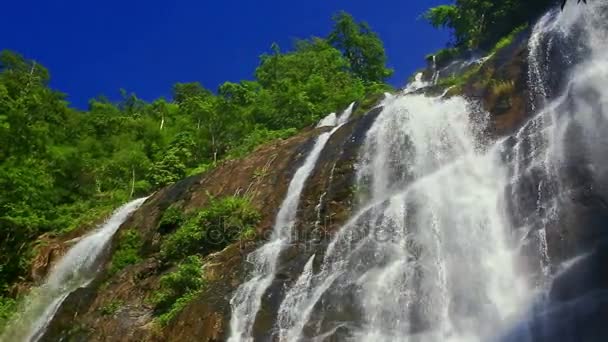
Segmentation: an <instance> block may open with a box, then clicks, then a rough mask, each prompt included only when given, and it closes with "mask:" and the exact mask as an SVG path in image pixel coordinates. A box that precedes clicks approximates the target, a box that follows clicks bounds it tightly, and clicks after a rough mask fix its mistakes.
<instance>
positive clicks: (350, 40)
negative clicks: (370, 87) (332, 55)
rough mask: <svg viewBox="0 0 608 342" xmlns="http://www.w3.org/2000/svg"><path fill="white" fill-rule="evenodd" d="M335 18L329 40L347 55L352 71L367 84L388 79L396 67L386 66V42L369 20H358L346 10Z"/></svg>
mask: <svg viewBox="0 0 608 342" xmlns="http://www.w3.org/2000/svg"><path fill="white" fill-rule="evenodd" d="M333 21H334V28H333V31H332V32H331V33H330V34H329V37H328V40H329V42H330V44H331V45H333V46H334V47H335V48H337V49H338V50H340V51H341V52H342V53H343V54H344V56H345V57H346V59H347V60H348V61H349V63H350V68H351V70H352V72H353V73H354V74H355V75H357V76H359V77H360V78H361V79H362V80H363V81H365V82H366V83H374V82H375V83H383V82H385V81H386V79H387V78H389V77H390V76H391V75H392V74H393V70H391V69H389V68H387V67H386V54H385V52H384V44H383V43H382V40H380V38H379V37H378V35H377V34H376V33H375V32H374V31H372V29H371V28H370V27H369V25H368V24H367V23H365V22H356V21H355V19H354V18H353V17H352V16H351V15H350V14H348V13H346V12H340V13H338V14H337V15H335V16H334V18H333Z"/></svg>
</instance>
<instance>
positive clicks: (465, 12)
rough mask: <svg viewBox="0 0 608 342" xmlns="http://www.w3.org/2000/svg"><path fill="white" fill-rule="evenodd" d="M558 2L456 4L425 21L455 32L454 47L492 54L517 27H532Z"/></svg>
mask: <svg viewBox="0 0 608 342" xmlns="http://www.w3.org/2000/svg"><path fill="white" fill-rule="evenodd" d="M554 4H555V1H554V0H538V1H529V0H506V1H493V0H455V1H454V2H453V4H451V5H441V6H437V7H433V8H431V9H429V10H428V11H427V12H426V13H425V14H424V17H425V18H426V19H427V20H428V21H429V23H430V24H431V25H433V26H435V27H447V28H449V29H451V30H452V33H453V37H454V39H453V41H452V46H454V47H457V48H482V49H485V50H490V49H491V48H492V46H494V44H496V42H498V41H499V40H500V39H501V38H502V37H505V36H507V35H508V34H509V32H511V31H512V30H513V29H514V28H515V27H520V26H522V25H526V24H529V23H531V22H532V21H533V20H535V19H537V17H538V16H540V15H541V14H542V13H543V12H544V11H545V10H547V9H548V8H549V7H550V6H552V5H554Z"/></svg>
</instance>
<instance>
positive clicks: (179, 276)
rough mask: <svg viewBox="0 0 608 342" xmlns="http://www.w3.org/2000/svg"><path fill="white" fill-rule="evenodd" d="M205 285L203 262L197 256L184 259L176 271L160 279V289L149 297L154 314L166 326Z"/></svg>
mask: <svg viewBox="0 0 608 342" xmlns="http://www.w3.org/2000/svg"><path fill="white" fill-rule="evenodd" d="M204 285H205V280H204V277H203V262H202V260H201V259H200V257H198V256H190V257H188V258H186V259H185V260H184V261H183V262H182V263H181V264H179V265H178V266H177V269H176V270H175V271H173V272H171V273H168V274H165V275H164V276H162V277H161V278H160V288H159V289H158V290H157V291H156V292H154V293H153V294H152V296H151V299H150V302H151V303H152V304H153V305H154V313H155V315H157V320H158V322H159V323H161V325H166V324H167V323H168V322H169V321H171V320H172V319H173V318H174V317H175V316H176V315H177V314H178V313H179V312H181V311H182V310H183V308H184V307H186V305H188V303H189V302H191V301H192V300H193V299H194V298H195V297H196V295H198V294H199V293H200V291H201V290H202V289H203V287H204Z"/></svg>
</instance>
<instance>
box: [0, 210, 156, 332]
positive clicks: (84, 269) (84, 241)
mask: <svg viewBox="0 0 608 342" xmlns="http://www.w3.org/2000/svg"><path fill="white" fill-rule="evenodd" d="M146 199H147V198H140V199H137V200H134V201H131V202H129V203H127V204H125V205H123V206H122V207H120V208H118V209H117V210H116V211H114V213H113V214H112V216H111V217H110V218H109V219H108V220H107V221H106V222H105V223H103V224H102V225H100V226H99V227H98V228H97V229H95V230H94V231H93V232H92V233H90V234H88V235H86V236H84V237H83V238H81V239H80V240H79V241H78V242H77V243H76V244H75V245H74V246H72V247H71V248H70V249H69V250H68V252H67V253H66V254H65V255H64V256H63V257H62V258H61V259H60V260H59V261H58V262H57V264H56V265H55V266H53V268H52V270H51V271H50V273H49V275H48V278H47V279H46V281H45V282H44V284H42V285H41V286H39V287H37V288H34V289H32V291H31V293H30V294H29V295H28V297H27V299H26V300H25V303H23V304H24V305H23V310H22V311H21V312H19V313H18V314H17V315H16V316H17V317H16V319H15V320H14V321H13V322H12V323H11V324H10V325H9V326H8V328H7V330H6V332H5V333H4V334H3V335H2V336H1V337H2V338H0V340H2V341H15V342H18V341H23V342H35V341H38V339H40V338H41V337H42V336H43V334H44V332H45V330H46V328H47V326H48V325H49V324H50V322H51V320H52V319H53V316H54V315H55V313H56V312H57V310H59V308H60V307H61V304H62V303H63V301H64V300H65V299H66V298H67V297H68V296H69V295H70V294H71V293H72V292H74V291H75V290H77V289H78V288H81V287H85V286H87V285H88V284H89V283H90V282H91V281H93V279H94V278H95V275H96V274H97V271H98V270H99V267H100V266H101V265H100V262H99V261H100V257H101V256H102V255H103V253H104V252H105V251H107V247H108V244H109V242H110V240H111V239H112V237H113V236H114V234H115V233H116V231H117V230H118V228H119V227H120V226H121V225H122V224H123V223H124V222H125V221H126V220H127V218H129V216H130V215H131V213H133V212H134V211H135V210H137V208H139V207H140V206H141V205H142V204H143V203H144V202H145V200H146Z"/></svg>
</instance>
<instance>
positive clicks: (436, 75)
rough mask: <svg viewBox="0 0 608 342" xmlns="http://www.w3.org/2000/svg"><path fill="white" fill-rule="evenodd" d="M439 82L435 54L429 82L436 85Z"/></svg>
mask: <svg viewBox="0 0 608 342" xmlns="http://www.w3.org/2000/svg"><path fill="white" fill-rule="evenodd" d="M437 82H439V68H438V67H437V56H435V55H433V77H431V84H432V85H436V84H437Z"/></svg>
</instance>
